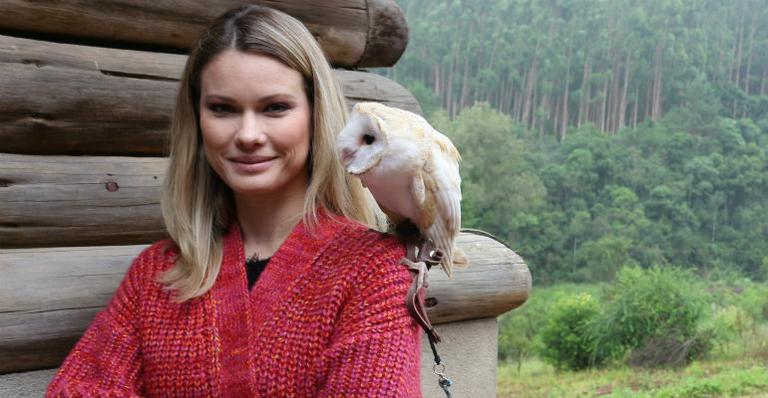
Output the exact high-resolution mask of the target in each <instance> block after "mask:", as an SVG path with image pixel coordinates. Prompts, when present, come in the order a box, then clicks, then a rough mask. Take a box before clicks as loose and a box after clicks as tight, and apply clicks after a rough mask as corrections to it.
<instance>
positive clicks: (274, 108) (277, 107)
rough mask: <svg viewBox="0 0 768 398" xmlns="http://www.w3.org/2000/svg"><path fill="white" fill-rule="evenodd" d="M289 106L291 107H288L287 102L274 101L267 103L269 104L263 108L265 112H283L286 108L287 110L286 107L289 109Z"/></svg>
mask: <svg viewBox="0 0 768 398" xmlns="http://www.w3.org/2000/svg"><path fill="white" fill-rule="evenodd" d="M290 108H291V107H290V106H288V104H284V103H275V104H269V105H267V107H266V108H265V109H264V110H265V111H266V112H267V113H281V112H285V111H287V110H288V109H290Z"/></svg>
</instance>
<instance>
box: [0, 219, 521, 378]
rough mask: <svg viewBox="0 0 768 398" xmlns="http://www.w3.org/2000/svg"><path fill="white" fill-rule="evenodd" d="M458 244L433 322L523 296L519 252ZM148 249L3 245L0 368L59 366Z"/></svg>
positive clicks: (517, 301)
mask: <svg viewBox="0 0 768 398" xmlns="http://www.w3.org/2000/svg"><path fill="white" fill-rule="evenodd" d="M458 244H459V246H460V247H461V248H462V249H463V250H464V251H465V252H466V253H467V255H468V256H469V258H470V259H472V265H471V266H470V267H468V268H465V269H457V270H455V274H454V276H453V278H451V279H448V278H447V277H446V276H445V274H444V273H443V272H442V271H441V270H439V269H437V268H435V269H433V270H432V271H431V272H430V287H429V290H428V293H427V304H428V305H429V308H428V309H427V312H428V313H429V315H430V318H431V319H432V321H433V322H434V323H435V324H441V323H446V322H452V321H457V320H466V319H476V318H484V317H494V316H497V315H499V314H502V313H504V312H506V311H508V310H510V309H512V308H515V307H517V306H519V305H521V304H522V303H524V302H525V300H526V299H527V297H528V293H529V291H530V289H531V279H530V274H529V273H528V268H527V267H526V266H525V264H524V263H523V261H522V259H521V258H520V257H519V256H517V255H516V254H515V253H514V252H512V251H511V250H510V249H508V248H507V247H505V246H504V245H503V244H501V243H499V242H497V241H495V240H493V239H490V238H488V237H486V236H483V235H478V234H473V233H462V234H460V236H459V239H458ZM145 247H146V246H145V245H134V246H102V247H77V248H46V249H6V250H0V275H2V279H0V374H2V373H8V372H17V371H23V370H32V369H42V368H46V367H53V366H58V365H59V364H60V362H61V360H62V359H63V358H64V357H65V356H66V355H67V353H68V352H69V350H70V349H71V348H72V346H73V345H74V343H75V342H77V339H78V338H79V337H80V335H82V333H83V331H84V330H85V328H86V327H87V326H88V325H89V324H90V322H91V320H92V319H93V317H94V316H95V314H96V313H97V312H98V311H99V310H101V309H102V308H103V307H104V306H105V305H106V304H107V303H108V301H109V299H110V298H111V297H112V294H114V292H115V289H116V288H117V285H118V284H119V283H120V281H121V280H122V277H123V275H124V273H125V271H126V270H127V269H128V266H129V265H130V263H131V260H132V259H133V258H134V257H135V256H136V255H138V253H139V252H140V251H141V250H142V249H144V248H145ZM438 330H439V326H438Z"/></svg>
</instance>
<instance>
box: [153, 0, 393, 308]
mask: <svg viewBox="0 0 768 398" xmlns="http://www.w3.org/2000/svg"><path fill="white" fill-rule="evenodd" d="M227 49H235V50H238V51H243V52H252V53H258V54H262V55H267V56H271V57H274V58H275V59H277V60H279V61H281V62H282V63H284V64H285V65H287V66H288V67H290V68H292V69H295V70H297V71H298V72H300V73H301V74H302V76H303V77H304V82H305V90H306V93H307V97H308V98H309V101H310V104H311V107H312V133H311V144H310V153H309V157H308V160H307V161H308V162H309V173H310V174H309V186H308V187H307V193H306V197H305V201H304V211H303V218H304V222H305V224H307V225H308V226H309V227H310V228H312V227H313V226H315V225H316V223H317V217H318V215H317V209H318V208H323V209H325V210H328V211H330V212H332V213H335V214H339V215H343V216H346V217H347V218H350V219H353V220H357V221H360V222H362V223H364V224H367V225H370V226H377V227H381V226H382V225H381V218H380V217H379V216H378V214H380V213H378V212H377V208H376V206H375V204H374V202H373V200H372V198H371V196H370V194H369V193H368V192H367V191H366V190H365V189H364V188H363V187H362V185H361V184H360V182H359V181H358V180H357V179H355V178H351V177H350V176H349V175H348V174H347V173H346V172H345V171H344V169H343V167H342V165H341V164H340V162H339V161H338V157H337V156H336V150H335V137H336V133H337V132H339V131H340V130H341V129H342V127H343V126H344V123H345V121H346V119H347V105H346V101H345V99H344V96H343V94H342V91H341V88H340V87H339V83H338V81H337V80H336V78H335V76H334V75H333V73H332V71H331V68H330V66H329V64H328V61H327V60H326V58H325V55H324V54H323V52H322V50H321V49H320V47H319V46H318V44H317V42H316V41H315V39H314V37H312V34H311V33H310V32H309V31H308V30H307V29H306V27H304V25H303V24H302V23H301V22H299V21H298V20H296V19H294V18H293V17H291V16H289V15H287V14H285V13H282V12H280V11H277V10H274V9H271V8H266V7H262V6H256V5H248V6H244V7H240V8H236V9H233V10H230V11H228V12H226V13H225V14H223V15H222V16H220V17H219V18H218V19H216V21H214V23H213V24H212V25H211V26H210V27H209V28H208V29H207V30H206V31H205V32H203V34H202V35H201V36H200V38H199V40H198V42H197V45H196V46H195V47H194V48H193V49H192V52H191V53H190V55H189V58H188V59H187V63H186V66H185V68H184V74H183V76H182V79H181V87H180V88H179V93H178V97H177V99H176V110H175V112H174V114H173V120H172V122H171V130H170V162H169V166H168V173H167V174H166V177H165V181H164V189H163V194H162V199H161V205H162V211H163V219H164V221H165V226H166V229H167V231H168V234H169V235H170V237H171V238H172V239H173V241H174V242H175V243H176V245H177V246H178V248H179V251H180V255H179V256H178V258H177V259H176V263H175V264H174V266H173V267H172V268H170V269H168V270H167V271H166V272H164V273H161V274H160V275H159V276H158V282H160V283H162V284H164V285H165V286H166V288H167V289H170V290H175V291H176V294H175V295H174V300H175V301H178V302H183V301H186V300H189V299H191V298H194V297H198V296H201V295H203V294H205V293H206V292H207V291H208V290H209V289H210V288H211V287H212V286H213V284H214V282H215V280H216V277H217V275H218V273H219V269H220V267H221V259H222V238H223V235H224V233H225V232H226V230H227V228H228V227H229V225H230V224H231V223H232V222H234V221H235V210H234V209H235V207H234V199H233V195H232V191H231V190H230V189H229V187H227V185H226V184H225V183H224V182H223V181H222V180H221V179H220V178H219V176H218V175H217V174H216V173H215V172H214V171H213V169H212V168H211V167H210V166H209V164H208V162H207V160H206V158H205V155H204V153H203V148H202V138H201V131H200V124H199V113H198V112H199V106H200V87H201V75H202V71H203V69H204V68H205V66H206V65H208V63H210V62H211V61H212V60H213V59H214V58H215V57H216V56H217V55H218V54H220V53H221V52H222V51H224V50H227Z"/></svg>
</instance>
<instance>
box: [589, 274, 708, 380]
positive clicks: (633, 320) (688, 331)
mask: <svg viewBox="0 0 768 398" xmlns="http://www.w3.org/2000/svg"><path fill="white" fill-rule="evenodd" d="M698 284H699V283H697V282H696V280H695V278H694V277H693V275H692V274H691V273H690V272H688V271H685V270H682V269H679V268H675V267H658V266H657V267H653V268H650V269H643V268H639V267H624V268H622V269H621V270H620V271H619V272H618V273H617V275H616V282H615V284H614V285H613V289H612V291H611V292H610V294H609V298H608V301H607V303H606V309H605V311H604V312H603V313H602V314H601V316H600V317H599V318H598V319H597V321H596V322H595V327H594V329H593V330H592V334H593V336H594V344H595V346H594V349H593V351H594V353H595V355H596V356H598V357H600V356H602V357H613V358H616V357H621V356H623V355H624V354H626V353H631V352H632V351H634V350H646V349H647V350H651V351H653V350H656V349H657V348H658V347H659V346H669V345H670V344H673V343H674V344H676V346H675V347H676V350H674V351H675V352H676V353H677V354H679V353H680V352H683V353H684V355H685V357H686V360H690V359H691V358H692V357H694V356H696V355H698V354H700V353H702V351H706V350H707V346H706V345H705V344H703V341H704V340H706V339H705V338H703V337H706V336H700V335H698V334H697V330H698V324H699V321H700V319H701V317H702V313H703V311H702V309H703V300H702V296H701V293H700V292H701V291H702V289H701V288H699V287H698V286H697V285H698ZM680 350H683V351H680ZM656 352H658V353H660V354H664V351H663V350H661V351H658V350H656ZM671 354H672V353H671V352H670V355H671ZM648 355H649V353H648V352H643V353H640V352H638V353H637V354H636V355H635V357H644V360H643V361H642V364H643V366H654V363H656V364H658V365H664V364H669V363H670V362H669V361H672V362H675V363H677V361H674V360H673V358H671V357H669V358H668V357H665V356H664V355H661V356H659V357H658V361H654V360H648V358H647V356H648Z"/></svg>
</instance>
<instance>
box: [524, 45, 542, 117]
mask: <svg viewBox="0 0 768 398" xmlns="http://www.w3.org/2000/svg"><path fill="white" fill-rule="evenodd" d="M538 62H539V61H538V59H536V58H533V61H532V62H531V66H530V68H529V73H528V74H527V75H528V80H527V81H526V86H525V100H524V102H523V116H522V121H523V124H524V125H525V126H529V124H528V120H529V117H530V116H531V115H530V114H531V111H532V108H535V106H536V105H535V101H536V99H535V98H534V87H535V86H536V84H535V82H536V68H537V67H538ZM533 112H535V110H534V111H533Z"/></svg>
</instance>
